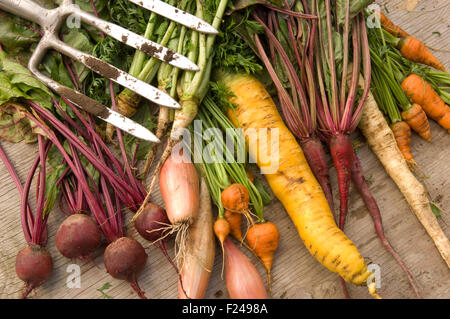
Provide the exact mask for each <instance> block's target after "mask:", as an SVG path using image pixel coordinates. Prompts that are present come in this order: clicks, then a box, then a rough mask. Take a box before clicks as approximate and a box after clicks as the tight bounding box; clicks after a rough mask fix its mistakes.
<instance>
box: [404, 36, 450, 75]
mask: <svg viewBox="0 0 450 319" xmlns="http://www.w3.org/2000/svg"><path fill="white" fill-rule="evenodd" d="M398 48H399V50H400V52H401V54H402V55H403V56H404V57H405V58H407V59H408V60H410V61H413V62H417V63H422V64H425V65H429V66H432V67H433V68H435V69H438V70H440V71H442V72H447V71H446V70H445V67H444V65H443V64H442V63H441V62H440V61H439V60H438V59H437V58H436V57H435V56H434V55H433V54H432V53H431V52H430V51H429V50H428V49H427V47H426V46H425V44H423V43H422V42H421V41H420V40H418V39H416V38H414V37H412V36H407V37H403V38H401V39H400V41H399V43H398Z"/></svg>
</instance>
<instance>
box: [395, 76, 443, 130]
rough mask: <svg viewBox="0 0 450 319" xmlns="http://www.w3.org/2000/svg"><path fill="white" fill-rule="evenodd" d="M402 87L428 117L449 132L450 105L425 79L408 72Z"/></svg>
mask: <svg viewBox="0 0 450 319" xmlns="http://www.w3.org/2000/svg"><path fill="white" fill-rule="evenodd" d="M402 89H403V91H404V92H405V93H406V94H407V95H408V96H410V98H411V99H412V100H413V101H414V102H415V103H417V104H420V105H421V106H422V108H423V110H424V111H425V113H426V114H427V115H428V116H429V117H431V118H432V119H433V120H435V121H436V122H438V123H439V125H440V126H442V127H443V128H445V129H446V130H447V132H449V133H450V107H449V106H448V105H446V104H445V103H444V101H443V100H442V99H441V97H440V96H439V95H438V94H437V93H436V91H435V90H434V89H433V88H432V87H431V85H430V84H429V83H428V82H427V81H425V80H424V79H422V78H421V77H420V76H418V75H417V74H410V75H408V77H407V78H406V79H404V80H403V82H402Z"/></svg>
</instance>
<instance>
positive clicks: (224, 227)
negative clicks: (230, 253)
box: [214, 217, 230, 274]
mask: <svg viewBox="0 0 450 319" xmlns="http://www.w3.org/2000/svg"><path fill="white" fill-rule="evenodd" d="M229 233H230V224H229V223H228V221H227V220H226V219H225V218H220V217H219V218H217V219H216V221H215V223H214V234H215V235H216V237H217V239H218V240H219V242H220V246H221V247H222V255H223V256H224V254H225V252H224V249H223V242H224V240H225V238H227V236H228V234H229ZM223 267H224V264H223V263H222V274H223Z"/></svg>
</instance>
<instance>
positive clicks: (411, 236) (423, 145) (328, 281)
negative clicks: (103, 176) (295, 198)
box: [0, 0, 450, 299]
mask: <svg viewBox="0 0 450 319" xmlns="http://www.w3.org/2000/svg"><path fill="white" fill-rule="evenodd" d="M406 2H407V1H405V0H397V1H384V2H383V1H378V3H381V4H383V3H386V6H387V8H388V9H389V14H388V15H389V17H390V18H391V19H392V20H393V21H394V22H395V23H397V24H399V25H400V26H401V27H402V28H403V29H404V30H406V31H407V32H409V33H411V34H413V35H415V36H416V37H418V38H419V39H421V40H424V42H425V43H426V44H427V45H429V46H431V47H433V48H439V49H442V50H447V52H444V51H434V53H435V54H436V56H437V57H438V58H439V59H441V61H442V62H443V63H444V65H446V66H447V67H448V68H450V54H449V53H448V50H450V38H449V37H448V36H447V35H446V33H447V32H448V31H449V27H450V20H449V18H448V17H449V14H450V6H449V5H448V1H447V0H422V1H419V3H418V4H417V6H416V7H415V9H414V11H412V12H409V11H407V10H405V8H406ZM382 8H383V6H382ZM435 31H437V32H439V33H440V34H441V35H440V36H439V35H438V34H437V33H433V32H435ZM430 125H431V132H432V138H433V142H432V143H431V144H430V143H427V142H425V141H424V140H422V139H420V138H419V137H417V135H414V136H413V147H412V152H413V154H414V156H415V158H416V160H417V162H418V163H419V164H420V166H421V167H422V168H423V170H424V171H425V173H426V174H427V175H428V176H429V178H427V179H426V180H425V181H424V182H425V183H426V185H427V187H428V189H429V191H430V194H431V197H432V198H433V200H435V201H436V202H437V203H438V204H439V205H440V206H441V207H442V208H444V210H446V211H445V212H442V217H441V218H440V224H441V226H442V228H443V229H444V231H445V233H446V234H447V236H449V237H450V229H449V227H448V225H449V224H450V209H448V207H450V192H449V189H450V165H449V158H450V135H449V134H448V133H446V132H445V131H444V130H443V129H441V128H440V127H439V126H438V125H436V123H434V122H432V121H431V122H430ZM355 137H357V138H359V139H362V137H361V136H360V135H359V133H355ZM2 145H3V146H4V148H5V149H6V151H7V153H8V155H9V157H10V158H11V160H12V161H13V164H14V166H15V167H16V169H17V170H18V173H19V176H20V178H21V180H22V181H24V180H25V176H26V173H27V171H28V169H29V167H30V164H31V161H32V159H33V157H34V154H36V152H37V148H36V145H24V144H16V145H12V144H9V143H6V142H2ZM358 156H359V158H360V159H361V162H362V165H363V168H364V170H365V172H366V176H367V177H369V178H370V180H371V184H370V187H371V190H372V191H373V193H374V196H375V197H376V199H377V201H378V204H379V206H380V209H381V212H382V216H383V222H384V226H385V231H386V235H387V237H388V238H389V239H390V240H391V243H392V245H393V246H394V248H395V249H397V251H398V252H399V254H400V255H401V256H403V258H404V259H405V261H406V263H407V265H408V266H409V267H410V268H411V270H412V272H413V273H414V274H415V276H416V277H417V280H418V282H419V285H420V286H421V288H422V293H423V296H424V297H425V298H450V271H449V269H448V268H447V266H446V265H445V263H444V262H443V260H442V259H441V258H440V255H439V253H438V251H437V249H436V248H435V247H434V245H433V242H432V241H431V239H430V238H429V237H428V236H427V234H426V232H425V230H424V229H423V227H422V226H421V224H420V223H419V221H418V220H417V218H416V217H415V216H414V214H413V213H412V212H411V211H410V210H409V208H408V205H407V203H406V202H405V200H404V198H403V196H402V195H401V193H400V191H399V190H398V189H397V187H396V185H395V184H394V183H393V182H392V181H391V180H390V179H389V178H388V176H387V174H386V173H385V171H384V169H383V167H382V166H381V164H380V163H379V162H378V160H377V158H376V157H375V155H374V154H373V153H372V152H371V151H370V149H369V148H368V147H367V145H363V146H362V147H360V148H359V150H358ZM330 167H331V162H330ZM331 174H332V183H333V190H334V193H335V194H334V195H335V202H336V204H338V202H339V201H338V196H337V183H336V175H335V173H334V170H331ZM0 185H1V186H0V230H1V231H0V298H16V297H17V296H18V293H19V291H20V290H21V288H22V282H21V281H20V280H19V279H18V278H17V276H16V274H15V269H14V264H15V257H16V254H17V252H18V250H19V249H21V248H22V247H24V246H25V240H24V238H23V234H22V230H21V226H20V220H19V211H20V198H19V195H18V193H17V191H16V189H15V186H14V184H13V182H12V180H11V179H10V177H9V175H8V172H7V171H6V169H5V168H4V166H3V165H0ZM152 200H153V201H155V202H157V203H160V204H161V203H162V201H161V197H160V194H159V193H158V192H155V194H154V195H153V198H152ZM32 205H34V204H33V203H32ZM33 207H34V206H33ZM264 214H265V216H266V217H267V219H269V220H271V221H272V222H274V223H275V224H276V225H277V226H278V227H279V229H280V230H281V238H280V246H279V249H278V251H277V252H276V255H275V262H274V265H273V271H272V273H273V289H272V290H273V297H274V298H343V293H342V290H341V288H340V285H339V281H338V278H337V276H336V275H335V274H333V273H331V272H329V271H328V270H326V269H325V268H323V267H322V266H321V265H320V264H319V263H318V262H316V261H315V260H314V259H313V258H312V257H311V256H310V255H309V253H308V252H307V250H306V249H305V247H304V246H303V244H302V242H301V240H300V238H299V237H298V234H297V232H296V230H295V227H294V226H293V224H292V222H291V221H290V219H289V218H288V216H287V214H286V212H285V211H284V209H283V207H282V205H281V204H280V203H279V202H278V201H274V202H273V203H272V204H271V205H270V206H268V207H266V208H265V211H264ZM63 218H64V216H63V214H62V213H61V212H60V211H58V209H54V211H53V212H52V214H51V216H50V219H49V244H48V248H49V250H50V252H51V254H52V256H53V258H54V264H55V269H54V273H53V275H52V277H51V279H50V280H49V281H48V282H47V283H46V284H45V285H43V286H42V287H40V288H39V289H37V290H36V292H35V295H34V296H35V298H100V297H101V294H100V292H99V291H97V289H99V288H101V287H102V286H103V284H105V283H107V282H109V283H111V284H112V287H111V288H110V289H109V290H107V291H106V293H107V294H108V295H110V296H112V297H113V298H116V299H118V298H136V295H135V293H134V292H133V291H132V289H131V288H130V287H129V285H128V284H127V283H125V282H122V281H119V280H115V279H112V278H111V277H110V276H109V275H108V274H107V273H106V272H105V269H104V265H103V263H102V251H101V249H99V250H98V252H97V255H96V258H95V260H94V261H95V264H93V263H82V262H76V263H77V264H79V265H80V266H81V271H82V275H81V288H67V286H66V280H67V277H68V275H69V273H67V266H68V265H70V264H71V263H72V262H71V261H69V260H67V259H65V258H64V257H62V256H61V255H60V254H59V253H58V252H57V251H56V248H55V246H54V242H55V232H56V230H57V228H58V226H59V224H60V223H61V221H62V220H63ZM129 218H130V215H127V219H129ZM129 229H130V230H129V234H130V235H132V236H134V237H135V238H137V239H138V240H140V241H141V242H142V243H143V244H144V245H145V247H147V252H148V254H149V259H148V265H147V267H146V269H145V271H144V272H143V273H142V274H141V276H140V279H139V284H140V286H141V288H143V289H144V290H145V291H146V293H147V295H148V297H150V298H177V277H176V276H175V274H174V270H173V269H172V267H171V266H170V265H169V264H168V263H167V261H166V260H165V258H164V257H163V255H162V254H161V252H160V251H159V250H157V249H156V248H154V247H148V243H145V242H144V241H143V240H141V239H140V238H139V237H138V236H137V235H136V233H135V232H134V231H133V230H132V228H129ZM346 233H347V234H348V236H349V237H350V238H351V239H352V240H353V241H354V242H355V244H356V245H357V246H358V248H359V249H360V251H361V253H362V255H363V256H364V257H365V258H366V259H367V260H368V261H370V262H373V263H376V264H378V265H380V267H381V276H382V279H381V288H380V289H379V293H380V294H381V295H382V296H383V297H384V298H414V295H413V292H412V290H411V289H410V287H409V284H408V282H407V279H406V276H405V275H404V274H403V273H402V271H401V269H400V267H399V266H398V265H397V264H396V262H395V261H394V259H393V258H392V257H391V256H390V255H389V254H388V253H387V252H386V251H385V250H384V248H383V247H382V245H381V243H380V241H379V240H378V237H377V236H376V234H375V232H374V228H373V223H372V220H371V218H370V216H369V214H368V212H367V210H366V208H365V206H364V204H363V202H362V200H361V198H360V197H359V194H358V193H357V192H356V191H355V190H354V189H353V188H352V190H351V195H350V211H349V216H348V221H347V225H346ZM169 244H170V247H172V246H173V245H172V244H173V243H172V242H170V243H169ZM244 251H245V250H244ZM169 253H170V254H171V255H173V250H172V248H171V249H170V250H169ZM245 253H247V252H246V251H245ZM247 254H248V253H247ZM248 256H249V257H250V258H253V257H252V256H251V255H250V254H248ZM253 260H254V261H255V263H256V260H255V259H254V258H253ZM221 263H222V257H221V255H220V251H219V250H218V253H217V256H216V261H215V266H214V269H213V274H212V277H211V281H210V284H209V288H208V291H207V294H206V297H207V298H227V297H228V295H227V292H226V288H225V283H224V281H223V279H222V278H221V276H220V273H221ZM257 267H258V269H259V270H260V272H261V274H262V275H263V276H264V274H265V273H264V269H263V267H262V266H261V265H260V264H257ZM349 290H350V293H351V295H352V297H354V298H370V296H369V295H368V293H367V291H366V288H364V287H354V286H349Z"/></svg>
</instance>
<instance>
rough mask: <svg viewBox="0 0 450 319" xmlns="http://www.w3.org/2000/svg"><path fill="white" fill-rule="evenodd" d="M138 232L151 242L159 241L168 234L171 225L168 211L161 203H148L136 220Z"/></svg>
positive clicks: (135, 224)
mask: <svg viewBox="0 0 450 319" xmlns="http://www.w3.org/2000/svg"><path fill="white" fill-rule="evenodd" d="M134 227H135V228H136V230H137V232H138V233H139V234H140V235H141V236H142V237H143V238H144V239H147V240H148V241H150V242H157V241H160V240H162V239H164V238H165V237H167V236H168V233H169V229H170V227H171V224H170V221H169V218H168V217H167V214H166V211H165V210H164V209H163V208H162V207H161V206H159V205H156V204H153V203H147V204H145V206H144V210H143V211H142V213H141V214H139V216H137V217H136V219H135V220H134Z"/></svg>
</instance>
